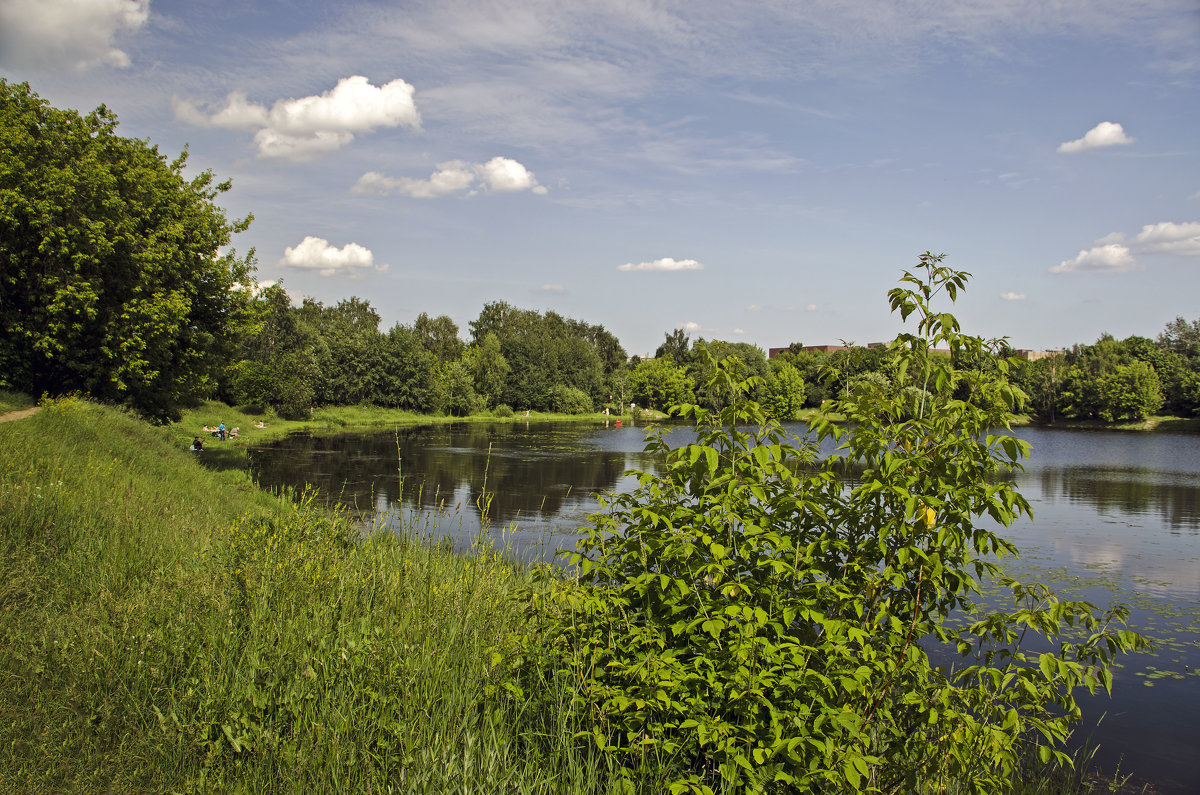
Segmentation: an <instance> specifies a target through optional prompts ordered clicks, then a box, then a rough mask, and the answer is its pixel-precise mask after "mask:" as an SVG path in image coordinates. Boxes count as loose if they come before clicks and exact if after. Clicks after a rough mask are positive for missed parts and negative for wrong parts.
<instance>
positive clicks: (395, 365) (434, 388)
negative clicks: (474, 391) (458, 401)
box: [381, 324, 449, 414]
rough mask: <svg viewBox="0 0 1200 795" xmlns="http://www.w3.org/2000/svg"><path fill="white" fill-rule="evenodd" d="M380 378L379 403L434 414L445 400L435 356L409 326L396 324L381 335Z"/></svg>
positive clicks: (443, 408)
mask: <svg viewBox="0 0 1200 795" xmlns="http://www.w3.org/2000/svg"><path fill="white" fill-rule="evenodd" d="M383 380H384V382H385V384H386V388H385V389H384V391H383V396H382V400H381V405H384V406H389V407H392V408H400V409H408V410H410V411H421V412H425V413H428V414H438V413H440V412H442V411H444V410H445V409H446V405H447V403H448V402H449V395H448V389H447V385H446V382H445V381H444V380H443V379H442V376H441V370H440V367H439V364H438V360H437V358H436V357H435V356H434V355H433V354H432V353H430V352H429V351H427V350H425V348H424V347H423V346H422V345H421V342H420V340H419V339H418V338H417V335H416V332H414V331H413V330H412V328H411V327H409V326H402V325H400V324H396V325H395V326H392V328H390V329H389V330H388V333H387V334H386V335H385V339H384V341H383Z"/></svg>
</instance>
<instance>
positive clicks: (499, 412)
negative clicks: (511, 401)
mask: <svg viewBox="0 0 1200 795" xmlns="http://www.w3.org/2000/svg"><path fill="white" fill-rule="evenodd" d="M492 414H494V415H496V416H497V417H504V418H507V417H511V416H512V415H513V410H512V406H510V405H508V404H507V403H501V404H500V405H499V406H496V408H494V409H492Z"/></svg>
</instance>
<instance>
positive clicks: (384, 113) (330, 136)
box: [172, 75, 421, 160]
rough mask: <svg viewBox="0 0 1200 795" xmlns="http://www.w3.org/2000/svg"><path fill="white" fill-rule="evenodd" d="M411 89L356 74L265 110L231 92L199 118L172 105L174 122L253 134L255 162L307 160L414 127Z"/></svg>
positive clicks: (417, 122) (190, 107)
mask: <svg viewBox="0 0 1200 795" xmlns="http://www.w3.org/2000/svg"><path fill="white" fill-rule="evenodd" d="M413 93H414V89H413V87H412V86H411V85H410V84H408V83H406V82H404V81H403V80H401V79H399V78H397V79H396V80H393V81H391V82H390V83H385V84H384V85H381V86H373V85H371V83H370V81H368V80H367V78H365V77H363V76H362V75H353V76H351V77H345V78H342V79H341V80H339V81H338V83H337V85H336V86H334V87H333V88H332V89H331V90H329V91H326V92H325V93H324V94H320V95H312V96H307V97H300V98H298V99H297V98H291V99H281V100H277V101H276V102H275V104H274V105H272V106H271V108H270V110H268V109H267V107H266V106H265V105H259V104H257V103H255V102H250V101H249V100H247V98H246V95H245V94H244V93H242V92H240V91H232V92H230V93H229V95H228V96H226V97H225V102H224V103H223V104H221V105H220V106H219V107H217V109H216V110H214V111H212V112H211V113H207V114H206V113H205V112H204V111H202V110H201V109H200V108H198V107H196V105H194V104H193V103H191V102H188V101H187V100H182V99H178V98H176V99H174V100H172V107H173V109H174V112H175V118H176V120H177V121H181V122H186V123H188V124H192V125H196V126H205V127H221V128H223V129H227V130H258V132H257V133H255V136H254V143H255V144H256V145H257V146H258V154H259V156H260V157H270V158H282V159H285V160H309V159H311V158H313V157H315V156H317V155H320V154H324V153H326V152H332V151H334V150H336V149H340V148H342V147H343V146H345V145H346V144H348V143H350V142H351V141H353V140H354V136H355V135H356V134H359V133H368V132H372V131H373V130H375V129H376V128H378V127H399V126H407V127H411V128H414V129H416V128H419V127H420V126H421V116H420V114H419V113H418V112H417V106H416V103H415V102H414V100H413Z"/></svg>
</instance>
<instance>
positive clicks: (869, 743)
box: [537, 255, 1141, 793]
mask: <svg viewBox="0 0 1200 795" xmlns="http://www.w3.org/2000/svg"><path fill="white" fill-rule="evenodd" d="M966 279H967V274H964V273H959V272H956V271H953V270H951V269H949V268H946V267H945V266H943V265H942V264H941V258H940V257H935V256H932V255H925V256H924V257H922V260H921V268H920V269H919V271H918V274H917V275H914V274H911V273H906V274H905V276H904V278H903V280H902V283H903V286H902V287H900V288H896V289H895V290H893V291H892V292H891V293H890V295H889V298H890V302H891V305H892V309H893V310H894V311H898V312H899V313H900V314H901V316H902V317H904V318H908V317H910V316H915V318H916V320H917V328H916V332H915V333H912V334H908V333H906V334H901V335H900V336H899V337H897V339H896V340H895V341H894V342H893V343H892V344H891V345H890V346H888V348H887V349H886V356H885V359H886V362H887V367H888V370H889V371H890V372H891V373H892V374H893V377H892V386H891V387H889V388H885V389H881V388H879V387H878V385H876V384H873V383H870V382H869V381H868V380H861V381H859V382H858V383H859V384H860V386H858V387H853V386H852V387H851V388H849V389H847V390H846V392H845V393H844V394H843V395H842V396H841V397H839V398H838V399H837V400H835V401H834V403H833V405H832V408H833V409H834V410H835V411H836V412H837V413H838V414H839V415H841V416H844V417H845V421H844V422H834V421H831V420H829V419H819V420H817V421H816V422H815V423H814V425H813V428H814V430H815V432H816V436H817V439H816V440H813V441H810V442H799V441H798V440H793V439H789V438H788V437H787V434H786V433H785V431H784V430H783V428H782V427H781V426H780V425H779V424H778V423H777V422H775V421H774V420H772V419H770V418H769V417H768V416H767V414H766V413H765V412H764V410H763V408H762V407H761V406H760V405H759V404H758V403H757V402H755V401H754V400H752V399H751V396H752V395H753V394H754V392H755V391H756V390H758V389H760V388H761V387H762V382H763V379H762V378H761V377H760V376H745V374H744V373H745V369H744V365H743V363H742V362H741V361H740V360H739V359H738V358H737V357H736V356H730V357H728V358H727V359H725V360H724V361H723V362H721V363H719V364H717V365H715V366H712V365H710V368H711V372H712V375H711V378H710V380H709V382H708V384H706V385H705V386H706V388H707V389H708V390H709V393H710V394H714V393H720V394H724V395H728V396H729V400H728V402H727V403H726V404H725V405H724V406H722V407H721V408H720V409H708V408H705V407H703V406H700V405H694V404H693V405H684V406H680V407H678V408H677V409H676V411H677V412H678V413H680V414H681V415H683V416H685V417H688V418H690V419H692V420H693V421H694V422H695V427H696V433H697V441H696V443H694V444H689V445H685V446H683V447H680V448H676V449H672V448H671V447H670V445H669V444H668V443H667V442H666V441H665V439H664V438H663V436H661V435H654V436H652V437H651V438H650V440H649V449H650V450H651V451H652V452H655V453H657V454H659V455H661V456H663V457H664V458H665V459H666V469H665V474H663V475H661V476H657V475H652V474H649V473H642V474H640V475H639V487H638V488H637V489H636V490H635V491H633V492H631V493H628V494H621V495H617V496H615V497H613V498H612V500H611V502H610V503H609V504H608V509H607V511H606V512H604V513H602V514H600V515H598V516H597V517H595V519H596V523H595V525H594V526H593V527H592V528H591V529H590V530H589V532H588V535H587V536H586V537H585V538H584V539H583V540H582V541H581V543H580V546H579V551H578V553H577V554H575V555H574V556H573V557H572V564H573V566H574V567H575V571H576V572H577V575H578V581H577V588H574V589H567V590H565V591H564V592H563V596H562V598H561V600H560V601H559V602H558V603H557V604H556V605H555V607H554V609H551V610H550V611H548V612H547V613H546V614H545V618H546V621H547V627H548V632H549V634H550V636H551V637H553V638H556V645H551V646H549V647H547V648H548V649H549V650H548V651H546V652H545V653H544V654H545V657H544V658H542V659H540V660H537V662H538V664H540V665H547V666H550V667H557V666H564V667H565V668H567V669H568V670H570V671H571V674H570V678H571V679H573V680H574V681H579V682H582V690H581V692H580V693H579V695H578V697H577V699H576V701H575V703H574V705H573V708H574V710H575V714H576V715H577V716H578V718H579V720H580V721H582V722H584V723H586V724H588V725H589V727H590V728H588V729H586V734H587V737H588V739H589V741H591V742H593V743H594V744H595V747H596V748H598V749H599V750H601V751H603V752H604V753H605V754H606V755H609V757H610V758H613V759H616V760H617V763H618V765H619V766H621V772H620V776H621V777H622V778H623V779H624V780H625V781H626V782H627V784H628V785H629V786H630V788H631V790H634V789H636V790H638V791H652V790H653V791H668V790H669V791H671V792H696V793H709V792H713V791H714V790H730V789H736V790H743V789H746V790H750V791H813V792H856V791H872V792H896V791H908V792H913V791H918V789H919V788H920V787H930V788H932V789H933V790H934V791H939V788H940V787H944V786H947V785H949V784H951V783H953V782H960V783H961V782H971V786H972V787H973V788H974V789H976V790H978V791H998V790H1001V789H1003V788H1004V787H1006V786H1007V785H1008V783H1010V782H1011V781H1012V779H1013V777H1014V775H1015V774H1016V772H1017V771H1018V770H1019V768H1020V767H1021V765H1022V764H1023V763H1024V761H1025V760H1026V759H1027V758H1028V757H1029V754H1030V752H1033V751H1035V750H1036V753H1035V754H1034V758H1035V759H1037V760H1040V762H1042V763H1050V764H1066V763H1067V762H1068V759H1067V757H1066V755H1065V754H1064V753H1063V752H1062V751H1061V746H1062V743H1063V742H1064V740H1065V738H1066V737H1067V736H1068V734H1069V731H1070V727H1071V725H1072V722H1073V721H1074V720H1076V719H1077V718H1078V715H1079V709H1078V707H1077V706H1076V703H1075V700H1074V697H1073V695H1072V694H1073V691H1074V690H1075V689H1076V688H1077V687H1080V686H1083V687H1086V688H1087V689H1088V690H1094V689H1096V688H1097V687H1103V688H1106V689H1107V688H1109V687H1111V682H1112V676H1111V673H1110V670H1109V666H1110V663H1111V660H1112V656H1113V654H1114V653H1116V652H1117V651H1119V650H1124V649H1130V648H1135V647H1138V646H1139V645H1140V644H1141V639H1140V638H1138V637H1137V636H1136V635H1134V634H1132V633H1129V632H1127V631H1119V630H1116V629H1113V628H1111V627H1110V624H1111V623H1113V622H1117V623H1119V622H1120V620H1121V619H1122V618H1123V617H1124V612H1125V611H1124V609H1123V608H1120V607H1118V608H1115V609H1113V610H1111V611H1109V612H1107V613H1100V612H1099V611H1097V610H1096V609H1095V608H1093V607H1092V606H1091V605H1089V604H1087V603H1084V602H1068V601H1060V600H1059V599H1057V598H1056V597H1055V596H1054V595H1053V594H1051V593H1049V592H1048V591H1047V590H1046V589H1045V588H1044V587H1042V586H1040V585H1022V584H1020V583H1017V582H1015V581H1012V580H1010V579H1007V578H1006V577H1004V575H1003V573H1002V571H1001V569H1000V568H999V566H998V561H999V559H1000V558H1002V557H1003V556H1005V555H1009V554H1013V553H1014V552H1015V550H1014V548H1013V547H1012V545H1011V544H1010V543H1009V542H1007V541H1005V540H1004V539H1003V538H1002V537H1001V535H1000V534H999V533H1000V531H1001V530H1002V528H1003V527H1004V526H1007V525H1008V524H1010V523H1011V522H1012V521H1013V520H1014V519H1015V518H1017V517H1018V516H1020V515H1022V514H1026V513H1028V512H1029V505H1028V503H1027V502H1026V501H1025V499H1024V498H1023V497H1022V496H1021V495H1020V494H1019V493H1018V492H1017V491H1016V488H1015V486H1014V484H1013V482H1012V481H1011V480H1008V479H1005V478H1003V477H1002V476H1003V475H1004V474H1005V473H1006V472H1009V471H1011V470H1013V469H1014V468H1017V467H1019V466H1020V461H1021V460H1022V459H1023V457H1024V456H1025V454H1026V453H1027V445H1026V444H1025V443H1024V442H1022V441H1020V440H1018V439H1015V438H1013V437H1009V436H1004V435H995V434H994V433H993V430H992V429H993V428H995V427H998V426H999V427H1003V426H1004V423H1005V421H1006V417H1007V416H1008V414H1009V412H1011V411H1015V410H1018V409H1019V408H1020V402H1021V399H1022V397H1023V396H1022V394H1021V392H1020V391H1019V390H1017V389H1015V388H1013V387H1012V386H1011V385H1010V384H1009V383H1008V382H1007V380H1006V379H1005V378H1004V377H1003V376H1004V373H1005V370H1006V369H1007V368H1008V365H1009V363H1008V362H1007V361H1006V360H1003V359H998V360H996V361H997V366H996V367H995V368H993V369H990V370H984V371H979V370H975V371H972V370H963V369H960V368H958V367H956V366H955V364H954V361H955V357H954V356H945V355H940V354H937V353H934V352H933V350H934V349H935V348H939V347H946V348H949V349H950V350H951V351H952V353H953V354H959V353H964V354H974V355H988V356H990V357H993V358H994V356H995V354H996V353H997V352H998V351H999V348H1000V343H998V342H985V341H984V340H982V339H979V338H977V337H972V336H968V335H965V334H963V333H962V332H961V331H960V329H959V326H958V323H957V321H956V320H955V318H954V317H953V316H952V315H949V314H946V313H942V312H937V311H935V310H934V309H933V306H932V301H933V298H934V297H935V296H937V295H939V294H943V295H945V296H947V297H949V298H950V299H951V300H953V299H954V298H955V297H956V294H957V293H958V291H959V290H961V289H962V288H963V286H964V285H965V283H966ZM838 375H839V374H837V373H830V376H831V377H832V378H837V377H838ZM960 387H965V391H966V392H967V393H968V394H969V395H970V396H971V398H970V399H967V400H963V399H960V398H958V397H956V393H957V392H958V391H959V389H960ZM820 441H828V442H830V443H832V444H833V445H834V446H836V452H834V453H833V454H831V455H828V456H825V457H820V456H818V452H817V443H818V442H820ZM848 471H849V472H853V473H855V478H854V480H853V481H851V483H850V485H847V483H846V481H845V480H844V479H843V477H842V475H844V474H845V473H846V472H848ZM984 578H988V579H991V580H993V581H995V582H997V583H999V584H1001V585H1002V586H1003V587H1006V588H1007V589H1008V590H1009V591H1011V595H1012V597H1013V604H1014V605H1015V606H1014V608H1013V609H1012V610H1009V611H1003V610H1001V611H999V612H994V611H993V609H990V608H989V609H984V608H983V607H982V606H981V605H979V604H977V602H976V600H977V598H978V596H979V587H980V581H981V580H982V579H984ZM1068 625H1069V626H1072V627H1082V628H1083V632H1082V634H1079V635H1077V636H1067V635H1062V634H1060V630H1065V629H1066V628H1067V626H1068ZM1034 636H1044V637H1045V640H1044V641H1042V644H1041V647H1042V648H1045V649H1048V650H1047V651H1044V652H1042V653H1037V652H1031V651H1028V650H1027V649H1028V648H1029V646H1030V645H1031V643H1032V641H1033V638H1034ZM955 658H957V659H959V660H960V662H959V663H958V664H957V666H955V667H947V665H946V663H948V662H949V661H950V660H953V659H955Z"/></svg>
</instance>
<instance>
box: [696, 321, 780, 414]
mask: <svg viewBox="0 0 1200 795" xmlns="http://www.w3.org/2000/svg"><path fill="white" fill-rule="evenodd" d="M730 356H737V357H738V358H739V359H740V360H741V362H742V366H743V367H744V369H745V373H746V375H750V376H756V377H758V378H761V379H762V380H763V382H764V383H765V382H766V381H767V379H768V378H769V377H770V374H771V368H770V365H768V364H767V356H766V354H765V353H763V350H762V348H759V347H758V346H757V345H751V344H749V343H747V342H726V341H724V340H712V341H708V340H705V339H704V338H703V337H702V338H700V339H698V340H696V342H695V343H694V344H693V345H692V358H691V363H690V364H689V366H688V375H690V376H691V377H692V380H693V381H694V382H695V383H697V384H708V386H705V387H702V388H699V389H698V390H697V392H696V402H697V403H699V404H700V405H702V406H704V407H705V408H714V409H719V408H721V407H723V406H726V405H728V404H729V401H730V400H731V399H732V398H733V393H732V392H730V391H729V390H728V389H726V388H725V387H724V386H722V385H721V383H720V382H718V381H714V380H713V373H714V372H715V371H716V369H717V367H718V366H719V365H720V363H721V362H723V361H724V360H725V359H727V358H729V357H730ZM755 397H758V395H757V394H755Z"/></svg>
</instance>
